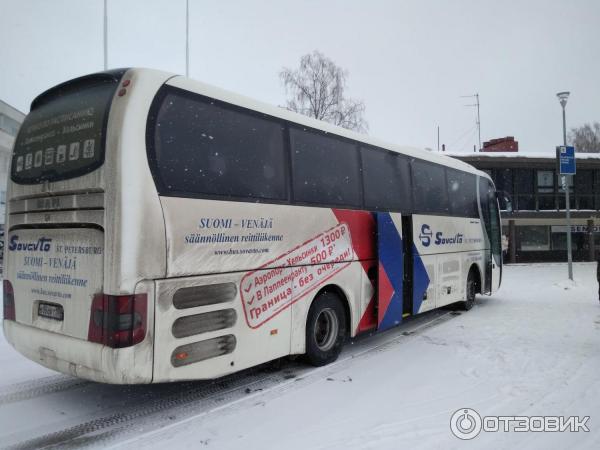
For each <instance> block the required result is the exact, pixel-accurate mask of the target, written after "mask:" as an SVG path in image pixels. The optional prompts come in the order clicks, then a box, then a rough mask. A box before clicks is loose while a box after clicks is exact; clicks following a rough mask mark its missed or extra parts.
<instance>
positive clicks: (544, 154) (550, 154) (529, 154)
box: [445, 151, 600, 160]
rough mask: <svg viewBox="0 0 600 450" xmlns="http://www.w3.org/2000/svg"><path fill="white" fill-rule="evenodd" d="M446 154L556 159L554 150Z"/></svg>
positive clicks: (599, 156)
mask: <svg viewBox="0 0 600 450" xmlns="http://www.w3.org/2000/svg"><path fill="white" fill-rule="evenodd" d="M445 154H446V155H448V156H452V157H455V158H478V159H479V158H535V159H552V160H554V159H556V154H555V153H554V152H548V151H544V152H531V151H530V152H520V151H519V152H477V153H456V152H445ZM575 157H576V159H599V160H600V153H578V152H576V153H575Z"/></svg>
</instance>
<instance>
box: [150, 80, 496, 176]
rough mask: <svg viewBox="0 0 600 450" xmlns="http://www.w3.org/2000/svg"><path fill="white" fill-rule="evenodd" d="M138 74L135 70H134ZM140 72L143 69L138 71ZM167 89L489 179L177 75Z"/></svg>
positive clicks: (427, 154) (448, 160)
mask: <svg viewBox="0 0 600 450" xmlns="http://www.w3.org/2000/svg"><path fill="white" fill-rule="evenodd" d="M138 70H139V69H138ZM142 70H143V69H142ZM166 84H168V85H170V86H174V87H178V88H180V89H184V90H188V91H191V92H195V93H197V94H201V95H204V96H206V97H210V98H214V99H217V100H220V101H223V102H226V103H231V104H233V105H237V106H240V107H243V108H247V109H250V110H254V111H258V112H261V113H263V114H267V115H269V116H272V117H277V118H279V119H283V120H287V121H290V122H294V123H297V124H299V125H303V126H306V127H310V128H313V129H317V130H321V131H323V132H325V133H331V134H335V135H338V136H342V137H345V138H347V139H352V140H354V141H358V142H362V143H365V144H367V145H372V146H375V147H381V148H385V149H388V150H392V151H395V152H397V153H401V154H404V155H407V156H410V157H414V158H419V159H423V160H426V161H430V162H433V163H437V164H442V165H444V166H447V167H452V168H454V169H458V170H462V171H465V172H470V173H474V174H477V175H480V176H483V177H485V178H489V176H488V174H486V173H485V172H482V171H480V170H478V169H476V168H474V167H473V166H472V165H470V164H467V163H465V162H462V161H459V160H457V159H455V158H452V157H450V156H446V155H441V154H439V153H437V152H431V151H427V150H424V149H420V148H415V147H408V146H399V145H396V144H390V143H388V142H384V141H382V140H379V139H376V138H373V137H370V136H368V135H365V134H360V133H357V132H354V131H351V130H347V129H345V128H342V127H339V126H336V125H332V124H330V123H328V122H324V121H322V120H317V119H314V118H312V117H308V116H305V115H303V114H299V113H296V112H293V111H289V110H287V109H285V108H282V107H277V106H273V105H269V104H267V103H263V102H260V101H258V100H254V99H252V98H249V97H246V96H243V95H240V94H236V93H234V92H231V91H227V90H225V89H222V88H219V87H216V86H212V85H210V84H207V83H203V82H201V81H197V80H193V79H191V78H186V77H184V76H181V75H176V76H174V77H172V78H170V79H169V80H168V81H167V83H166Z"/></svg>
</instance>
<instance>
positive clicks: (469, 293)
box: [460, 270, 477, 311]
mask: <svg viewBox="0 0 600 450" xmlns="http://www.w3.org/2000/svg"><path fill="white" fill-rule="evenodd" d="M476 292H477V279H476V276H475V272H474V271H473V270H470V271H469V275H468V276H467V286H466V289H465V301H463V302H461V303H460V306H461V308H462V309H464V310H465V311H468V310H470V309H471V308H472V307H473V305H475V293H476Z"/></svg>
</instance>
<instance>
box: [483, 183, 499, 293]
mask: <svg viewBox="0 0 600 450" xmlns="http://www.w3.org/2000/svg"><path fill="white" fill-rule="evenodd" d="M479 202H480V205H481V215H482V218H483V226H484V229H485V234H486V236H487V242H486V250H485V280H484V282H483V293H484V294H491V293H492V292H494V291H495V290H496V289H498V288H499V287H500V279H501V277H502V230H501V228H500V213H499V208H498V199H497V198H496V195H495V191H494V186H493V185H492V183H491V182H490V181H489V180H488V179H486V178H480V179H479Z"/></svg>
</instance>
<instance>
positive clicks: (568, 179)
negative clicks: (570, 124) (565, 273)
mask: <svg viewBox="0 0 600 450" xmlns="http://www.w3.org/2000/svg"><path fill="white" fill-rule="evenodd" d="M565 106H566V105H562V116H563V117H562V118H563V143H564V144H563V145H564V146H565V147H566V146H567V120H566V117H565ZM571 177H572V175H565V196H566V197H565V206H566V209H567V261H568V263H569V280H573V255H572V254H571V253H572V247H571V198H570V197H571V194H570V192H569V191H570V188H569V184H570V182H571Z"/></svg>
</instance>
